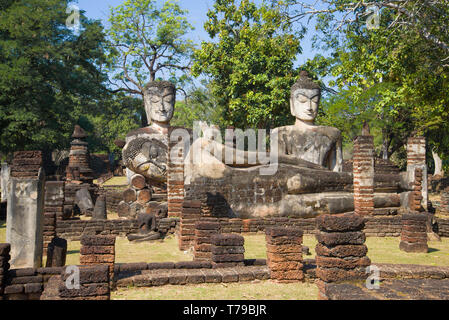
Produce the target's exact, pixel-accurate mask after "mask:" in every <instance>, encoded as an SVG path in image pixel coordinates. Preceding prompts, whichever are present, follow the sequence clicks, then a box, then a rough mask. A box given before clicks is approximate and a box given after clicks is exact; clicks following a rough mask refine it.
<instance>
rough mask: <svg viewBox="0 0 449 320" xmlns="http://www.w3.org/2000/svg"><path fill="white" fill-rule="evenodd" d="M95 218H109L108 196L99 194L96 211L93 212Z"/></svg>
mask: <svg viewBox="0 0 449 320" xmlns="http://www.w3.org/2000/svg"><path fill="white" fill-rule="evenodd" d="M92 219H93V220H107V219H108V214H107V211H106V198H105V196H99V197H98V198H97V201H96V202H95V208H94V212H93V213H92Z"/></svg>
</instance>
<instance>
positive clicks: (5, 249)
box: [0, 243, 11, 300]
mask: <svg viewBox="0 0 449 320" xmlns="http://www.w3.org/2000/svg"><path fill="white" fill-rule="evenodd" d="M10 251H11V245H10V244H9V243H0V300H2V298H3V292H4V289H5V281H6V275H7V273H8V270H9V259H10V258H11V256H10V255H9V253H10Z"/></svg>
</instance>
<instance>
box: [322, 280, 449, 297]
mask: <svg viewBox="0 0 449 320" xmlns="http://www.w3.org/2000/svg"><path fill="white" fill-rule="evenodd" d="M326 295H327V297H328V298H329V300H449V279H443V280H438V279H403V280H393V279H389V280H384V281H382V282H381V283H380V288H379V289H378V290H369V289H367V288H366V287H365V285H364V283H358V284H352V283H341V284H329V285H328V286H327V288H326Z"/></svg>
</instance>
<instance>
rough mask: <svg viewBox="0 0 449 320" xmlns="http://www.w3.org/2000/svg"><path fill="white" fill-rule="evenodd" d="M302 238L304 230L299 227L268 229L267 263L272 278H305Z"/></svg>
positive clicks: (278, 279)
mask: <svg viewBox="0 0 449 320" xmlns="http://www.w3.org/2000/svg"><path fill="white" fill-rule="evenodd" d="M302 240H303V232H302V230H300V229H298V228H284V227H275V228H269V229H267V230H266V242H267V265H268V268H269V269H270V274H271V279H272V280H277V281H278V282H299V281H303V280H304V272H303V268H304V265H303V260H302Z"/></svg>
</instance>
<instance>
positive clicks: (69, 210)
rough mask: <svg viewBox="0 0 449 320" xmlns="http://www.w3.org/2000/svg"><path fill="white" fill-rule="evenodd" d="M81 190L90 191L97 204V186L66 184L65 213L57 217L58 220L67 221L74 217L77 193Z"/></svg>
mask: <svg viewBox="0 0 449 320" xmlns="http://www.w3.org/2000/svg"><path fill="white" fill-rule="evenodd" d="M81 189H87V190H89V193H90V196H91V197H92V201H93V203H95V201H96V200H97V198H98V195H99V187H98V186H97V185H95V184H89V183H82V184H76V183H70V182H66V183H65V185H64V213H63V215H62V216H57V220H66V219H70V218H71V217H72V216H73V208H74V206H75V198H76V193H77V192H78V191H79V190H81Z"/></svg>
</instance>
